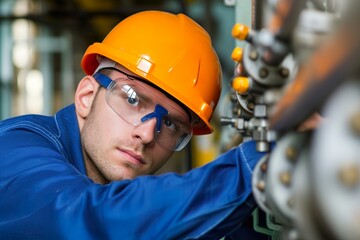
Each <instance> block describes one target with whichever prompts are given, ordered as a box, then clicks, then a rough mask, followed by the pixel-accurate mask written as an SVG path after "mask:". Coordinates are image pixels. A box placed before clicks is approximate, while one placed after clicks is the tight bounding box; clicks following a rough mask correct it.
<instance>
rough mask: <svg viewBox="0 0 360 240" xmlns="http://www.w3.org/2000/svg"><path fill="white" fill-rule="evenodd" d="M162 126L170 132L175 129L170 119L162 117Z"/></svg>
mask: <svg viewBox="0 0 360 240" xmlns="http://www.w3.org/2000/svg"><path fill="white" fill-rule="evenodd" d="M163 124H164V125H165V126H166V128H167V129H170V130H172V131H176V129H177V128H176V125H175V123H174V121H172V120H171V119H170V118H167V117H164V118H163Z"/></svg>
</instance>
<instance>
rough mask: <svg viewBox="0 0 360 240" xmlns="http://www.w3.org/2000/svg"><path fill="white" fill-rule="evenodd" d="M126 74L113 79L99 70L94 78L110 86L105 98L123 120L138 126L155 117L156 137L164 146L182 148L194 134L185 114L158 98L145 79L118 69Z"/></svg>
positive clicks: (175, 148) (105, 85)
mask: <svg viewBox="0 0 360 240" xmlns="http://www.w3.org/2000/svg"><path fill="white" fill-rule="evenodd" d="M116 71H119V72H121V73H122V74H124V75H125V76H127V77H122V78H118V79H114V80H112V79H111V78H110V77H108V76H106V75H105V74H103V73H100V72H97V73H95V74H94V76H93V77H94V78H95V79H96V80H97V81H98V82H99V84H100V85H101V86H102V87H104V88H106V89H107V92H106V102H107V104H108V105H109V106H110V108H111V109H112V110H113V111H114V112H115V113H116V114H117V115H118V116H119V117H121V118H122V119H123V120H125V121H126V122H128V123H129V124H131V125H133V126H138V125H140V124H143V123H145V122H146V121H148V120H151V119H156V127H155V129H154V134H155V139H156V142H158V143H159V144H160V145H161V146H163V147H165V148H167V149H170V150H173V151H180V150H181V149H183V148H184V147H185V146H186V145H187V143H188V142H189V141H190V139H191V137H192V126H191V124H190V122H189V120H188V119H187V117H185V118H184V114H181V113H179V112H178V111H176V110H175V109H174V108H173V107H172V106H171V105H169V104H167V105H164V103H162V104H159V103H157V102H156V99H157V98H158V97H157V96H156V95H155V94H154V93H153V91H154V90H153V89H151V90H150V91H149V89H150V88H151V87H150V86H148V85H147V84H146V83H143V82H141V81H137V80H135V79H134V78H133V76H129V75H127V74H125V73H124V72H122V71H120V70H118V69H116Z"/></svg>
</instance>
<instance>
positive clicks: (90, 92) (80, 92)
mask: <svg viewBox="0 0 360 240" xmlns="http://www.w3.org/2000/svg"><path fill="white" fill-rule="evenodd" d="M98 87H99V84H98V83H97V82H96V80H95V79H94V78H93V77H92V76H85V77H84V78H83V79H81V81H80V82H79V84H78V87H77V89H76V92H75V107H76V113H77V115H78V116H79V117H81V118H82V119H85V118H86V117H87V116H88V114H89V113H90V109H91V106H92V104H93V101H94V99H95V96H96V92H97V89H98Z"/></svg>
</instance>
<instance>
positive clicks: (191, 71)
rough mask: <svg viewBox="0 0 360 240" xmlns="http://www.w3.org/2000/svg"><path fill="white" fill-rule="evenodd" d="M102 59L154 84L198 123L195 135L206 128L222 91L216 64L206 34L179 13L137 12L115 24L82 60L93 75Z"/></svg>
mask: <svg viewBox="0 0 360 240" xmlns="http://www.w3.org/2000/svg"><path fill="white" fill-rule="evenodd" d="M98 55H101V56H104V57H106V58H108V59H111V60H113V61H115V62H116V63H119V64H121V65H122V66H124V67H126V68H127V69H129V70H130V71H132V72H134V73H136V74H137V75H139V76H141V77H143V78H144V79H146V80H148V81H149V82H151V83H153V84H155V85H156V86H158V87H159V88H160V89H162V90H163V91H165V92H166V93H168V94H170V95H171V96H173V97H174V98H175V99H177V100H178V101H179V102H181V103H182V104H183V105H185V106H186V107H188V108H189V109H190V110H191V111H192V112H194V113H195V114H196V115H197V116H198V117H199V118H200V119H201V120H200V122H199V123H198V124H195V126H194V128H193V134H194V135H202V134H208V133H211V132H212V131H213V128H212V126H211V124H210V121H211V118H212V115H213V113H214V109H215V107H216V105H217V103H218V100H219V97H220V93H221V75H222V74H221V66H220V62H219V59H218V57H217V55H216V53H215V51H214V49H213V47H212V44H211V39H210V37H209V35H208V33H207V32H206V31H205V30H204V29H203V28H202V27H201V26H200V25H198V24H197V23H196V22H195V21H193V20H192V19H190V18H189V17H187V16H185V15H184V14H177V15H175V14H172V13H167V12H162V11H143V12H139V13H136V14H134V15H132V16H130V17H128V18H126V19H124V20H123V21H121V22H120V23H119V24H118V25H116V26H115V27H114V28H113V30H112V31H111V32H110V33H109V34H108V35H107V36H106V37H105V39H104V40H103V42H101V43H94V44H92V45H90V46H89V47H88V49H87V50H86V52H85V54H84V56H83V59H82V61H81V65H82V68H83V70H84V72H85V73H86V74H89V75H92V74H94V71H95V69H96V68H97V67H98V65H99V62H98V60H97V56H98Z"/></svg>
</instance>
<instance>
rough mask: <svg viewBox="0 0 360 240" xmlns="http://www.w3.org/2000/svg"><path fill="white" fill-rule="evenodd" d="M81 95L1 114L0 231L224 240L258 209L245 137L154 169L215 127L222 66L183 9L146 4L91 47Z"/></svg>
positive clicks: (255, 156)
mask: <svg viewBox="0 0 360 240" xmlns="http://www.w3.org/2000/svg"><path fill="white" fill-rule="evenodd" d="M81 66H82V68H83V70H84V72H85V76H84V77H83V78H82V79H81V80H80V82H79V84H78V87H77V89H76V92H75V97H74V103H73V104H71V105H69V106H66V107H64V108H63V109H61V110H59V111H58V112H57V113H56V114H55V115H54V116H42V115H24V116H17V117H13V118H10V119H6V120H3V121H2V122H1V123H0V169H1V170H0V196H1V198H0V238H1V239H127V240H129V239H136V240H139V239H198V238H201V239H220V238H222V237H224V236H230V235H231V233H232V232H234V231H236V229H237V228H238V227H239V226H240V225H241V223H242V222H243V221H244V220H245V219H246V218H247V217H248V216H249V215H250V214H251V212H252V211H253V209H254V207H255V206H256V204H255V201H254V199H253V197H252V195H251V175H252V170H253V169H254V167H255V165H256V163H257V162H258V160H259V159H260V158H261V156H262V154H261V153H258V152H256V150H255V148H256V147H255V143H254V142H252V141H249V142H246V143H244V144H242V145H240V146H238V147H234V148H233V149H231V150H229V151H228V152H226V153H223V154H221V155H220V156H219V157H217V159H215V160H214V161H212V162H210V163H208V164H206V165H204V166H202V167H199V168H195V169H192V170H190V171H188V172H187V173H184V174H177V173H166V174H162V175H156V174H155V175H154V173H156V171H157V170H158V169H159V168H160V167H161V166H162V165H163V164H164V163H166V162H167V161H168V160H169V158H170V157H171V156H172V154H173V153H174V151H180V150H182V149H183V148H184V147H185V146H186V145H187V144H188V143H189V141H190V139H191V137H192V136H193V135H204V134H210V133H212V132H213V127H212V126H211V118H212V116H213V114H214V110H215V107H216V105H217V103H218V100H219V97H220V93H221V81H222V79H221V67H220V63H219V60H218V57H217V55H216V53H215V51H214V49H213V47H212V44H211V39H210V37H209V35H208V33H207V32H206V31H205V30H204V29H203V28H202V27H200V26H199V25H198V24H197V23H195V21H193V20H192V19H190V18H189V17H187V16H186V15H184V14H172V13H167V12H162V11H143V12H139V13H136V14H134V15H131V16H130V17H128V18H126V19H124V20H123V21H121V22H120V23H119V24H118V25H116V26H115V27H114V28H113V29H112V31H111V32H110V33H109V34H108V35H107V36H106V37H105V39H104V40H103V41H102V42H99V43H94V44H92V45H90V46H89V47H88V49H87V50H86V52H85V54H84V56H83V58H82V61H81Z"/></svg>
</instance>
